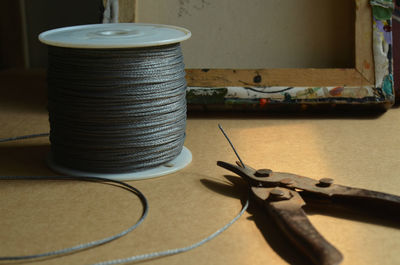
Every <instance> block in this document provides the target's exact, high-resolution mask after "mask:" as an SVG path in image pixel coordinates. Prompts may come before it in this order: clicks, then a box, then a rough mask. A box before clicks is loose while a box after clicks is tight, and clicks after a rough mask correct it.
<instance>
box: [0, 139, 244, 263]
mask: <svg viewBox="0 0 400 265" xmlns="http://www.w3.org/2000/svg"><path fill="white" fill-rule="evenodd" d="M43 136H48V133H41V134H30V135H24V136H17V137H8V138H0V142H9V141H16V140H21V139H29V138H36V137H43ZM0 180H81V181H97V182H103V183H115V184H118V185H117V186H118V187H125V188H127V189H128V190H130V191H131V192H133V193H134V194H135V195H136V196H138V197H139V199H140V201H141V202H142V205H143V211H142V216H141V217H140V219H139V220H138V221H137V222H136V224H134V225H133V226H131V227H129V228H128V229H126V230H124V231H122V232H120V233H118V234H116V235H113V236H110V237H107V238H104V239H100V240H95V241H91V242H88V243H83V244H79V245H76V246H73V247H69V248H64V249H60V250H55V251H50V252H45V253H40V254H33V255H26V256H4V257H0V261H2V260H28V259H37V258H43V257H51V256H57V255H62V254H70V253H73V252H76V251H81V250H85V249H88V248H92V247H96V246H99V245H102V244H106V243H108V242H110V241H113V240H115V239H118V238H120V237H122V236H124V235H126V234H128V233H129V232H131V231H132V230H134V229H135V228H137V227H138V226H139V225H140V224H141V223H142V222H143V221H144V219H145V218H146V217H147V214H148V211H149V205H148V202H147V199H146V197H145V196H144V194H143V193H142V192H140V190H138V189H136V188H135V187H133V186H131V185H129V184H127V183H125V182H122V181H118V180H113V179H107V178H97V177H69V176H0ZM248 206H249V201H248V200H246V202H245V204H244V205H243V207H242V210H241V211H240V212H239V214H237V215H236V216H235V217H234V218H233V219H232V220H231V221H230V222H229V223H227V224H226V225H224V226H223V227H222V228H220V229H218V230H217V231H216V232H214V233H213V234H211V235H209V236H208V237H206V238H204V239H202V240H200V241H198V242H196V243H194V244H192V245H190V246H187V247H182V248H175V249H168V250H164V251H158V252H151V253H147V254H141V255H136V256H132V257H128V258H123V259H115V260H110V261H104V262H99V263H95V264H93V265H111V264H123V263H128V262H136V261H142V260H149V259H154V258H161V257H165V256H171V255H175V254H179V253H182V252H186V251H189V250H192V249H194V248H197V247H199V246H201V245H203V244H205V243H207V242H208V241H210V240H212V239H214V238H215V237H217V236H218V235H219V234H221V233H222V232H224V231H225V230H226V229H228V228H229V227H230V226H231V225H233V224H234V223H235V222H236V221H237V220H238V219H239V218H240V217H241V216H242V215H243V213H244V212H245V211H246V210H247V208H248Z"/></svg>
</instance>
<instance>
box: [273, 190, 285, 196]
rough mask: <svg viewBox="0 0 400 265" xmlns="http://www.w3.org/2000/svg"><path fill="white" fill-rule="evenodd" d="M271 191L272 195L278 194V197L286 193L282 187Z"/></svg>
mask: <svg viewBox="0 0 400 265" xmlns="http://www.w3.org/2000/svg"><path fill="white" fill-rule="evenodd" d="M269 193H270V194H271V195H272V196H276V197H280V196H283V195H285V193H284V192H283V190H280V189H272V190H271V191H270V192H269Z"/></svg>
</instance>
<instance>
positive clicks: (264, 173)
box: [254, 169, 272, 178]
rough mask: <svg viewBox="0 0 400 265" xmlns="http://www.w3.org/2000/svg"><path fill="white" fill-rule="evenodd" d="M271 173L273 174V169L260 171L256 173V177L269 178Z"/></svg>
mask: <svg viewBox="0 0 400 265" xmlns="http://www.w3.org/2000/svg"><path fill="white" fill-rule="evenodd" d="M271 173H272V170H271V169H259V170H257V171H256V173H254V175H255V176H256V177H259V178H263V177H269V176H270V175H271Z"/></svg>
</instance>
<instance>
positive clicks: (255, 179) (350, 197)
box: [217, 128, 400, 265]
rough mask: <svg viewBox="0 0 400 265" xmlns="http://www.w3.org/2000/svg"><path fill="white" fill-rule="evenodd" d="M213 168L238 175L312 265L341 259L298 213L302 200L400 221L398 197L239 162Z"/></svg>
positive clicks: (338, 253) (335, 261) (335, 262)
mask: <svg viewBox="0 0 400 265" xmlns="http://www.w3.org/2000/svg"><path fill="white" fill-rule="evenodd" d="M221 130H222V128H221ZM227 139H228V138H227ZM228 140H229V139H228ZM235 152H236V151H235ZM239 159H240V158H239ZM217 165H218V166H220V167H223V168H225V169H227V170H229V171H232V172H234V173H236V174H238V175H239V176H241V177H242V178H243V179H244V180H245V181H246V182H247V183H248V185H249V189H250V194H251V195H252V196H251V197H253V199H254V200H255V201H256V202H258V203H259V204H260V205H261V206H263V207H265V208H266V209H267V211H268V212H269V213H270V215H271V217H272V218H273V219H274V220H275V221H276V223H277V224H278V226H279V227H280V228H281V229H282V230H283V232H284V233H285V234H286V235H287V237H288V238H289V239H290V240H291V241H292V242H293V243H295V245H297V247H298V248H299V249H300V250H301V251H302V252H303V253H304V254H305V255H307V256H308V257H309V258H310V259H311V260H312V261H313V263H314V264H318V265H319V264H322V265H334V264H339V263H340V262H341V261H342V259H343V256H342V254H341V253H340V252H339V251H338V250H337V249H336V248H335V247H334V246H333V245H331V244H330V243H329V242H328V241H327V240H325V238H324V237H323V236H321V235H320V234H319V233H318V231H317V230H316V229H315V228H314V226H313V225H312V224H311V222H310V221H309V220H308V218H307V216H306V214H305V212H304V210H303V209H302V207H303V206H304V205H305V204H306V203H305V201H304V200H306V201H307V202H309V201H313V200H314V201H315V200H318V201H328V202H333V203H336V202H340V203H343V202H344V203H345V205H348V204H349V203H350V202H352V203H357V202H358V203H359V205H368V207H370V206H373V205H375V206H377V207H378V208H379V209H385V211H386V212H385V213H386V214H388V216H390V217H393V218H397V219H400V218H399V217H400V197H399V196H395V195H391V194H387V193H382V192H377V191H371V190H366V189H359V188H352V187H347V186H342V185H337V184H334V183H333V180H332V179H329V178H322V179H320V180H315V179H312V178H308V177H303V176H299V175H296V174H290V173H280V172H273V171H272V170H270V169H258V170H255V169H253V168H251V167H250V166H248V165H245V164H243V162H242V161H241V160H240V162H237V165H233V164H229V163H226V162H222V161H218V162H217ZM303 199H304V200H303ZM389 211H390V213H391V214H389Z"/></svg>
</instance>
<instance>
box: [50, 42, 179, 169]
mask: <svg viewBox="0 0 400 265" xmlns="http://www.w3.org/2000/svg"><path fill="white" fill-rule="evenodd" d="M48 49H49V67H48V98H49V102H48V111H49V121H50V141H51V154H52V158H53V160H54V161H55V162H56V163H57V164H58V165H61V166H64V167H67V168H71V169H74V170H82V171H87V172H94V173H96V172H97V173H123V172H135V171H139V170H144V169H149V168H154V167H157V166H159V165H162V164H165V163H167V162H169V161H171V160H172V159H174V158H175V157H177V156H178V155H179V154H180V152H181V150H182V147H183V143H184V139H185V128H186V80H185V71H184V64H183V56H182V52H181V47H180V44H171V45H164V46H156V47H146V48H130V49H75V48H74V49H72V48H61V47H54V46H49V47H48Z"/></svg>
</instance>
